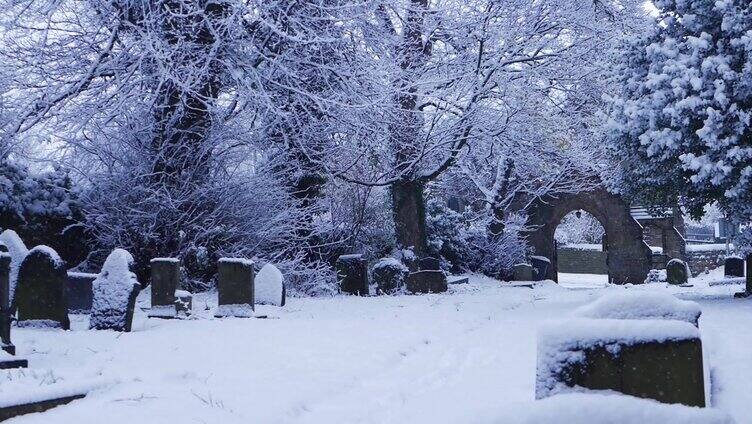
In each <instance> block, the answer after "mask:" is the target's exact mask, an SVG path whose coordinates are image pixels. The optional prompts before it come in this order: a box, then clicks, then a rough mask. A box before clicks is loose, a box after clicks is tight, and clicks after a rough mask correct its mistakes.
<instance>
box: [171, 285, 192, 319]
mask: <svg viewBox="0 0 752 424" xmlns="http://www.w3.org/2000/svg"><path fill="white" fill-rule="evenodd" d="M175 311H176V312H177V314H178V315H179V316H181V317H189V316H191V314H192V313H193V295H192V294H191V292H189V291H186V290H175Z"/></svg>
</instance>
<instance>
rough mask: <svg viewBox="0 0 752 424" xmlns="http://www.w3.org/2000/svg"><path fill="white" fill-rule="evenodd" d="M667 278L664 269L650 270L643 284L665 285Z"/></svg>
mask: <svg viewBox="0 0 752 424" xmlns="http://www.w3.org/2000/svg"><path fill="white" fill-rule="evenodd" d="M667 278H668V276H667V275H666V270H665V269H651V270H650V271H648V276H647V277H646V278H645V283H665V282H666V279H667Z"/></svg>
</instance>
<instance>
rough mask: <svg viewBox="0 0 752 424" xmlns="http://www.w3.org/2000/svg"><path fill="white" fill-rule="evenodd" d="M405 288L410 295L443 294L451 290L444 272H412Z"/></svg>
mask: <svg viewBox="0 0 752 424" xmlns="http://www.w3.org/2000/svg"><path fill="white" fill-rule="evenodd" d="M405 287H406V288H407V291H408V292H410V293H443V292H445V291H447V289H448V288H449V286H448V284H447V277H446V274H444V271H418V272H411V273H410V275H408V276H407V282H406V286H405Z"/></svg>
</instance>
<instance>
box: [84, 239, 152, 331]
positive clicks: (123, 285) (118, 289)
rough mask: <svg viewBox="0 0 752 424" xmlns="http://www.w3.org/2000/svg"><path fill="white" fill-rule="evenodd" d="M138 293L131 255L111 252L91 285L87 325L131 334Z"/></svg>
mask: <svg viewBox="0 0 752 424" xmlns="http://www.w3.org/2000/svg"><path fill="white" fill-rule="evenodd" d="M140 290H141V285H140V284H139V283H138V280H137V279H136V274H135V273H134V272H133V257H132V256H131V254H130V253H128V252H127V251H125V250H123V249H115V250H113V251H112V253H110V255H109V256H108V257H107V260H106V261H105V262H104V265H103V266H102V272H100V273H99V275H98V276H97V278H96V279H95V280H94V281H93V282H92V292H93V298H92V307H91V319H90V320H89V326H90V327H91V328H92V329H96V330H115V331H131V325H132V323H133V311H134V309H135V305H136V296H138V292H139V291H140Z"/></svg>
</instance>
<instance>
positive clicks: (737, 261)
mask: <svg viewBox="0 0 752 424" xmlns="http://www.w3.org/2000/svg"><path fill="white" fill-rule="evenodd" d="M723 274H724V275H725V276H726V277H744V259H742V258H740V257H738V256H729V257H728V258H726V260H725V261H724V262H723Z"/></svg>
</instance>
